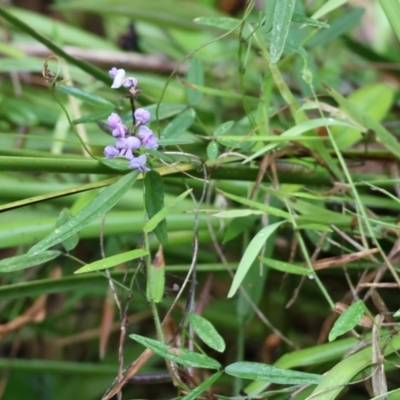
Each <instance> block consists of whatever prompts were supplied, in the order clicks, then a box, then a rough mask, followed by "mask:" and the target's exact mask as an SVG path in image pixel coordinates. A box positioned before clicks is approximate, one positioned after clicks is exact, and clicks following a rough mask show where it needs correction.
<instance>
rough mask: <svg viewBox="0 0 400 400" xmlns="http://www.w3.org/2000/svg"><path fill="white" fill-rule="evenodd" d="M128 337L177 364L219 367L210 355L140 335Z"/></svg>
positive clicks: (195, 366)
mask: <svg viewBox="0 0 400 400" xmlns="http://www.w3.org/2000/svg"><path fill="white" fill-rule="evenodd" d="M129 337H130V338H131V339H133V340H135V341H136V342H138V343H140V344H142V345H143V346H145V347H147V348H148V349H150V350H152V351H154V353H156V354H158V355H159V356H161V357H164V358H166V359H167V360H170V361H173V362H175V363H177V364H181V365H186V366H188V367H194V368H210V369H220V368H221V364H220V363H219V362H218V361H217V360H214V359H213V358H211V357H208V356H206V355H204V354H199V353H195V352H193V351H190V350H186V349H178V348H176V347H170V346H168V345H167V344H165V343H161V342H159V341H157V340H154V339H150V338H147V337H143V336H140V335H135V334H132V335H129Z"/></svg>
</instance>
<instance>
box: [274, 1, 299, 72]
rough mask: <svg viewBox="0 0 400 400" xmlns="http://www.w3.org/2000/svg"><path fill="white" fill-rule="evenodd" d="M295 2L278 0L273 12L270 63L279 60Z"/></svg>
mask: <svg viewBox="0 0 400 400" xmlns="http://www.w3.org/2000/svg"><path fill="white" fill-rule="evenodd" d="M295 2H296V1H295V0H279V1H278V2H277V3H276V6H275V10H274V19H273V21H272V34H271V48H270V52H271V62H272V63H273V64H275V63H277V62H278V61H279V59H280V58H281V55H282V53H283V49H284V48H285V42H286V38H287V35H288V33H289V28H290V21H291V19H292V14H293V10H294V5H295Z"/></svg>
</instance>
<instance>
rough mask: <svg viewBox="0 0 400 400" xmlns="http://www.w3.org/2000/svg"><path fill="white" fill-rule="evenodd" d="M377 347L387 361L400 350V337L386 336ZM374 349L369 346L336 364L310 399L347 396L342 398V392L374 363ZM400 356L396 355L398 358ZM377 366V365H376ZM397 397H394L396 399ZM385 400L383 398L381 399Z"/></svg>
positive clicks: (330, 398)
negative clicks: (372, 355)
mask: <svg viewBox="0 0 400 400" xmlns="http://www.w3.org/2000/svg"><path fill="white" fill-rule="evenodd" d="M377 346H378V347H379V348H380V349H382V353H383V354H382V356H383V357H384V358H385V359H387V357H388V356H389V355H391V354H392V353H394V352H396V353H397V354H398V352H399V350H400V336H399V335H396V336H392V335H391V336H390V338H389V337H387V336H384V337H383V338H382V340H381V341H380V343H377ZM371 354H372V349H371V346H368V347H367V348H366V349H363V350H360V351H358V352H356V353H355V354H352V355H350V356H348V357H346V358H344V359H343V360H341V361H339V362H336V363H335V364H334V366H333V367H332V368H331V369H330V370H329V371H328V372H327V373H326V374H325V375H324V376H323V378H322V380H321V382H320V383H319V385H318V386H317V387H316V388H315V389H314V391H313V393H312V396H310V399H313V400H335V399H339V398H340V397H342V398H343V399H344V398H345V397H346V396H344V397H343V396H340V395H339V394H340V392H341V391H342V390H343V389H344V388H345V387H348V384H349V383H350V382H351V381H352V380H353V378H354V377H355V376H357V375H358V374H359V373H361V371H365V370H366V369H367V368H368V367H369V366H371V364H372V363H373V361H372V357H371ZM397 357H398V355H396V358H397ZM375 365H376V364H375ZM396 397H397V396H394V397H392V399H393V400H394V399H396ZM381 400H383V398H381Z"/></svg>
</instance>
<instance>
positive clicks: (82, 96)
mask: <svg viewBox="0 0 400 400" xmlns="http://www.w3.org/2000/svg"><path fill="white" fill-rule="evenodd" d="M56 88H57V89H58V90H59V91H60V92H63V93H65V94H67V95H68V96H73V97H75V98H77V99H79V100H81V101H83V102H84V103H86V104H91V105H92V106H96V107H103V108H104V107H106V108H109V109H110V111H111V110H113V109H114V104H113V103H111V101H108V100H106V99H103V98H102V97H100V96H97V95H95V94H93V93H89V92H86V91H84V90H82V89H79V88H77V87H75V86H69V85H56Z"/></svg>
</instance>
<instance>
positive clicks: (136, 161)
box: [129, 154, 150, 172]
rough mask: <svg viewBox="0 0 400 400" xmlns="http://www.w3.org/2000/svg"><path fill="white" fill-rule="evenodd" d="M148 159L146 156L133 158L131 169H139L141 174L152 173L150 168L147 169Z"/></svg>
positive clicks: (130, 164)
mask: <svg viewBox="0 0 400 400" xmlns="http://www.w3.org/2000/svg"><path fill="white" fill-rule="evenodd" d="M146 162H147V157H146V154H141V155H140V156H138V157H133V158H131V161H130V163H129V168H131V169H138V170H139V171H140V172H145V171H150V168H149V167H146Z"/></svg>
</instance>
